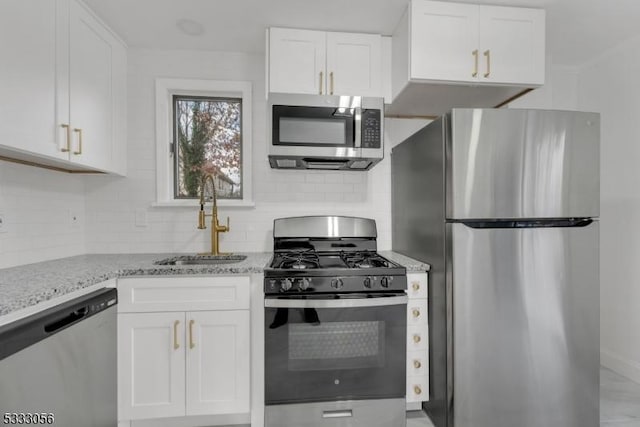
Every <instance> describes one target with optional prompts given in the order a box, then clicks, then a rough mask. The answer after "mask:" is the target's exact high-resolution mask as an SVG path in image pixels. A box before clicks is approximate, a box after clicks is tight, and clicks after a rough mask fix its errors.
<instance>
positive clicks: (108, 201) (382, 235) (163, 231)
mask: <svg viewBox="0 0 640 427" xmlns="http://www.w3.org/2000/svg"><path fill="white" fill-rule="evenodd" d="M128 60H129V61H128V63H129V68H128V142H127V143H128V157H129V161H128V170H127V177H124V178H123V177H114V176H100V175H91V176H84V177H83V176H78V175H71V174H63V173H59V172H52V171H48V170H44V169H37V168H32V167H26V166H21V165H14V164H10V163H0V212H2V213H4V215H5V220H6V221H7V222H8V224H7V225H8V230H9V232H7V233H0V267H8V266H12V265H18V264H24V263H27V262H37V261H42V260H46V259H51V258H57V257H64V256H70V255H76V254H80V253H84V252H89V253H126V252H201V251H205V250H208V249H209V248H210V230H209V229H207V230H198V229H197V228H196V227H197V207H196V206H195V205H194V207H192V208H184V207H183V208H166V207H153V206H152V204H153V203H154V202H155V197H156V182H155V179H156V175H155V167H156V157H155V152H156V150H155V145H156V141H155V91H154V85H155V79H156V78H157V77H176V78H190V77H191V78H200V79H222V80H228V79H235V80H248V81H251V82H252V85H253V117H252V118H251V120H252V124H253V135H252V137H253V141H252V144H253V153H252V156H253V160H254V164H253V171H252V172H253V192H254V202H255V207H254V208H249V209H247V208H229V207H220V208H219V216H220V220H221V222H225V221H226V217H227V216H229V217H230V222H231V231H230V232H228V233H222V234H221V236H220V238H221V246H222V250H224V251H235V252H242V251H271V249H272V246H273V237H272V235H273V220H274V219H275V218H279V217H286V216H304V215H347V216H362V217H368V218H374V219H375V220H376V222H377V226H378V247H379V248H380V249H381V250H385V249H390V248H391V206H390V205H391V191H390V189H391V185H390V171H391V167H390V156H389V153H390V147H391V146H392V145H395V143H397V141H395V140H394V138H393V135H402V137H403V138H404V137H405V136H406V134H407V130H406V129H405V128H408V127H416V124H415V122H411V124H410V125H405V124H404V123H403V121H402V120H387V122H386V129H385V144H386V150H385V151H386V153H385V158H384V159H383V160H382V161H381V162H380V163H379V164H378V165H376V166H375V167H374V168H373V169H372V170H370V171H367V172H353V171H346V172H342V171H299V170H295V171H292V170H274V169H271V168H270V167H269V164H268V162H267V138H266V126H267V125H266V102H265V99H264V96H263V94H264V75H263V70H264V59H263V55H261V54H260V55H258V54H256V55H248V54H230V53H223V52H186V51H185V52H182V51H154V50H136V49H131V50H130V52H129V58H128ZM136 213H138V217H139V218H141V217H145V216H146V222H145V224H144V226H139V225H138V226H136ZM72 214H75V216H76V217H77V220H76V221H72V220H71V217H72V216H73V215H72Z"/></svg>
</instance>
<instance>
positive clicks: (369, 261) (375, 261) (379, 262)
mask: <svg viewBox="0 0 640 427" xmlns="http://www.w3.org/2000/svg"><path fill="white" fill-rule="evenodd" d="M340 257H341V258H342V260H343V261H344V262H345V264H347V265H348V266H349V268H374V267H384V268H389V267H392V265H391V263H390V262H389V261H387V260H386V259H384V258H383V257H381V256H380V255H378V254H377V253H375V252H369V251H362V252H342V253H341V254H340Z"/></svg>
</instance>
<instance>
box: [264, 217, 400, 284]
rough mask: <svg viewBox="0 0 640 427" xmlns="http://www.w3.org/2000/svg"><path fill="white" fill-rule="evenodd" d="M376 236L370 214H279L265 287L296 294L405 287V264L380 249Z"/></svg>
mask: <svg viewBox="0 0 640 427" xmlns="http://www.w3.org/2000/svg"><path fill="white" fill-rule="evenodd" d="M302 232H304V233H305V236H301V235H300V234H301V233H302ZM376 237H377V233H376V228H375V222H374V221H373V220H371V219H366V218H353V217H335V216H332V217H325V216H310V217H295V218H280V219H276V220H275V222H274V256H273V258H272V260H271V263H270V264H269V267H267V268H266V269H265V271H264V275H265V286H264V291H265V293H266V294H298V295H304V294H311V293H346V292H359V293H362V292H387V291H396V292H397V291H404V290H405V289H406V287H407V282H406V269H405V268H404V267H403V266H401V265H399V264H397V263H395V262H393V261H390V260H388V259H386V258H385V257H383V256H381V255H380V254H378V253H377V252H376Z"/></svg>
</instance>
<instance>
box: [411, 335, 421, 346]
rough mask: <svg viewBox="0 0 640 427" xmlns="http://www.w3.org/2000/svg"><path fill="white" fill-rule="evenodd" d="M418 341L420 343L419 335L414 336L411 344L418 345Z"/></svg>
mask: <svg viewBox="0 0 640 427" xmlns="http://www.w3.org/2000/svg"><path fill="white" fill-rule="evenodd" d="M420 341H421V338H420V335H418V334H415V335H414V336H413V342H414V343H416V344H417V343H419V342H420Z"/></svg>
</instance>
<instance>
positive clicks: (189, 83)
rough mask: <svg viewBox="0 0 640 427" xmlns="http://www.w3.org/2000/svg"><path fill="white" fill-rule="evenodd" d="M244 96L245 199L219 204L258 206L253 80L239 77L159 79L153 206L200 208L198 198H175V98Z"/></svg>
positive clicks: (243, 157)
mask: <svg viewBox="0 0 640 427" xmlns="http://www.w3.org/2000/svg"><path fill="white" fill-rule="evenodd" d="M174 95H178V96H193V97H212V98H240V99H241V100H242V101H241V102H242V117H241V129H242V131H241V132H242V146H241V152H242V159H241V160H242V162H241V164H242V199H220V200H218V206H221V207H224V206H230V207H254V206H255V204H254V201H253V186H252V173H251V172H252V171H251V166H252V161H251V154H252V133H251V132H252V131H251V118H252V100H251V82H249V81H235V80H202V79H167V78H157V79H156V202H155V203H154V204H153V206H174V207H196V206H199V205H198V200H196V199H176V198H174V179H175V177H174V170H173V164H174V162H175V159H174V154H172V153H171V145H172V144H173V143H174V141H173V140H174V129H173V120H174V117H173V97H174Z"/></svg>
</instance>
